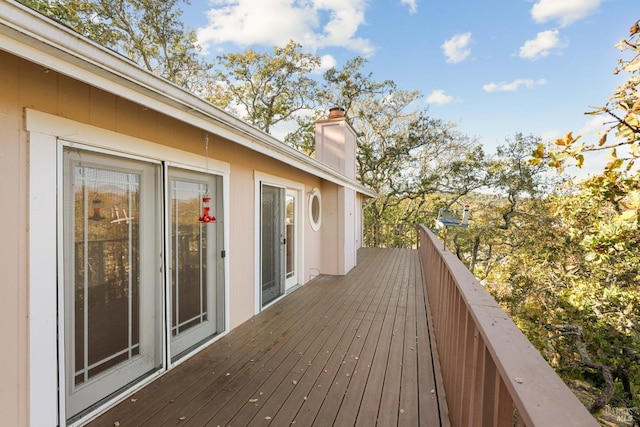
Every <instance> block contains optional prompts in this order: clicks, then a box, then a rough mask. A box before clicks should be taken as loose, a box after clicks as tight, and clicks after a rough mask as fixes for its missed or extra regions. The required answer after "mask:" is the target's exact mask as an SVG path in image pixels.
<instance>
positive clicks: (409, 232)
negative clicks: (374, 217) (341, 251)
mask: <svg viewBox="0 0 640 427" xmlns="http://www.w3.org/2000/svg"><path fill="white" fill-rule="evenodd" d="M363 242H364V246H365V247H367V248H405V249H406V248H408V249H416V248H417V247H418V225H417V224H414V223H410V222H396V223H381V222H368V223H365V224H364V236H363Z"/></svg>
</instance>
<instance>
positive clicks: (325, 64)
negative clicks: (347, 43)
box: [317, 55, 338, 73]
mask: <svg viewBox="0 0 640 427" xmlns="http://www.w3.org/2000/svg"><path fill="white" fill-rule="evenodd" d="M337 64H338V61H336V58H334V57H333V56H332V55H322V56H321V57H320V68H319V69H318V70H317V71H319V72H321V73H323V72H325V71H327V70H329V69H331V68H333V67H335V66H336V65H337Z"/></svg>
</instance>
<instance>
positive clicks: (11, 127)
mask: <svg viewBox="0 0 640 427" xmlns="http://www.w3.org/2000/svg"><path fill="white" fill-rule="evenodd" d="M20 65H21V64H20V61H18V60H17V59H16V58H14V57H12V56H10V55H6V54H0V135H1V136H0V171H1V173H2V177H3V179H2V180H0V197H2V200H3V202H2V208H0V236H1V241H2V242H3V243H2V244H0V271H1V272H2V279H0V313H2V321H1V322H0V339H1V340H2V343H3V347H4V351H3V357H2V359H3V363H1V364H0V378H2V384H1V385H0V413H1V414H2V418H3V423H6V425H15V426H22V425H27V422H28V416H27V400H28V390H27V387H26V384H27V381H26V379H27V375H28V373H27V371H28V357H26V356H27V351H28V348H27V346H28V343H27V336H28V323H27V322H28V317H27V316H28V313H27V298H28V289H27V286H26V283H27V280H28V277H27V268H28V266H27V262H28V261H27V260H28V257H27V251H28V248H27V209H28V206H27V193H28V183H27V156H28V151H27V144H26V134H25V132H24V131H23V130H21V129H22V127H20V126H16V124H18V123H21V121H22V113H21V111H20V108H19V107H18V100H19V97H20V90H19V87H18V84H17V82H18V76H19V75H20V72H21V70H20Z"/></svg>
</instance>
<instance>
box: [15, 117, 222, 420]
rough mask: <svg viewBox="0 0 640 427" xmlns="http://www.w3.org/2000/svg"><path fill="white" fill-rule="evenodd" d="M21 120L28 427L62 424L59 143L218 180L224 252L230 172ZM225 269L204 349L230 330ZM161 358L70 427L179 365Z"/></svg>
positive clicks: (60, 121)
mask: <svg viewBox="0 0 640 427" xmlns="http://www.w3.org/2000/svg"><path fill="white" fill-rule="evenodd" d="M25 119H26V120H25V128H26V130H27V132H28V133H29V218H28V219H29V289H28V294H29V384H28V390H29V402H30V403H29V421H30V424H31V425H56V424H57V425H65V424H66V414H65V409H64V408H65V397H64V394H65V383H64V381H65V379H64V357H63V358H62V360H60V354H64V328H63V327H62V328H60V331H58V320H59V319H58V315H57V310H58V304H57V302H56V301H57V300H59V299H60V298H62V295H61V292H62V287H58V280H59V278H58V271H62V268H61V267H62V265H63V262H64V260H63V259H62V258H63V257H62V253H63V252H62V242H61V241H58V232H59V230H61V229H62V203H61V202H62V200H61V197H62V191H58V190H59V188H58V185H59V183H61V182H62V143H61V142H60V140H64V141H66V142H65V144H67V145H69V146H78V147H82V148H84V149H90V150H92V151H95V152H101V153H106V154H115V155H118V156H121V157H127V158H132V159H142V160H145V161H151V162H154V161H155V162H162V163H165V164H168V165H170V166H173V167H178V168H183V169H190V170H194V171H199V172H206V173H212V174H216V175H220V176H222V179H223V212H224V218H225V222H224V228H223V233H224V248H225V249H226V248H229V218H230V216H229V194H230V192H229V176H230V171H231V167H230V165H229V164H228V163H226V162H221V161H217V160H214V159H208V167H207V168H206V169H205V168H204V167H203V166H204V164H205V162H204V156H201V155H196V154H193V153H188V152H185V151H182V150H178V149H175V148H171V147H167V146H164V145H160V144H157V143H153V142H150V141H146V140H143V139H139V138H134V137H131V136H127V135H124V134H120V133H117V132H113V131H109V130H105V129H101V128H98V127H95V126H91V125H86V124H83V123H79V122H76V121H73V120H69V119H66V118H63V117H59V116H55V115H52V114H48V113H43V112H41V111H37V110H34V109H30V108H27V109H25ZM203 150H204V142H203ZM167 159H172V160H171V161H167ZM165 232H166V231H165ZM224 270H225V275H224V293H225V303H224V310H225V332H223V333H221V334H219V336H218V337H216V338H215V339H213V340H211V341H210V342H208V343H206V344H204V345H203V347H204V346H206V345H209V344H211V343H212V342H214V341H216V340H217V339H218V338H220V337H222V336H224V335H225V334H226V333H227V332H228V328H229V325H230V313H229V281H230V278H229V271H230V270H229V256H228V253H227V256H226V257H225V258H224ZM165 288H166V287H165ZM60 300H61V299H60ZM58 332H59V334H60V335H59V336H57V334H58ZM165 341H166V340H165ZM166 346H167V342H165V343H164V344H163V354H164V355H166V354H167V348H166ZM201 349H202V347H200V348H198V349H195V350H194V353H195V352H197V351H199V350H201ZM61 351H62V353H61ZM190 355H191V354H190ZM188 356H189V355H187V357H188ZM187 357H185V358H182V359H181V361H182V360H185V359H186V358H187ZM164 358H165V363H164V367H163V370H161V371H160V372H157V373H155V374H153V375H151V376H150V377H148V378H146V379H145V380H144V381H142V382H140V383H138V384H136V386H134V387H132V388H130V389H128V390H127V391H126V392H124V393H123V394H122V395H120V396H117V397H115V398H114V399H112V400H109V401H108V402H105V403H103V404H102V405H101V406H99V407H97V408H94V410H93V411H91V412H90V413H88V414H87V415H86V416H84V417H83V418H80V419H78V420H77V421H75V422H74V423H73V424H71V425H72V426H75V425H82V424H84V423H86V422H88V421H89V420H90V419H92V418H93V417H95V416H96V414H98V413H101V412H103V411H105V410H106V409H108V408H109V407H111V406H114V405H115V404H116V403H117V402H118V401H120V400H122V399H124V398H125V397H126V396H128V395H130V394H131V393H134V392H135V391H137V390H139V389H140V388H142V387H144V386H145V385H147V384H148V383H150V382H151V381H153V380H155V379H156V378H157V377H158V376H160V375H162V373H163V372H165V371H166V370H167V369H170V368H171V367H173V366H175V365H177V364H179V362H178V363H175V364H170V363H169V361H167V360H166V356H165V357H164ZM59 373H60V374H59Z"/></svg>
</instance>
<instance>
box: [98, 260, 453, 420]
mask: <svg viewBox="0 0 640 427" xmlns="http://www.w3.org/2000/svg"><path fill="white" fill-rule="evenodd" d="M426 301H427V300H426V296H425V292H424V287H423V283H422V270H421V266H420V262H419V258H418V254H417V251H415V250H411V249H368V248H367V249H361V250H360V251H359V254H358V266H357V267H356V268H355V269H354V270H352V271H351V272H350V273H349V274H348V275H346V276H320V277H318V278H316V279H314V280H313V281H311V282H309V283H308V284H306V285H305V286H303V287H301V288H300V289H298V290H296V291H295V292H293V293H291V294H290V295H288V296H287V297H286V298H284V299H282V300H281V301H279V302H277V303H276V304H274V305H272V306H271V307H269V308H268V309H267V310H265V311H263V312H262V313H260V314H259V315H257V316H255V317H254V318H253V319H251V320H250V321H248V322H245V323H244V324H242V325H240V326H238V327H237V328H235V329H234V330H233V331H231V332H230V333H229V334H227V335H226V336H224V337H222V338H221V339H219V340H218V341H216V342H215V343H213V344H212V345H210V346H209V347H207V348H206V349H204V350H203V351H201V352H200V353H198V354H197V355H195V356H193V357H192V358H190V359H189V360H187V361H185V362H184V363H182V364H180V365H179V366H177V367H175V368H174V369H172V370H171V371H169V372H168V373H166V374H165V375H163V376H162V377H160V378H159V379H158V380H156V381H154V382H153V383H151V384H149V385H148V386H146V387H144V388H143V389H141V390H139V391H138V392H136V393H135V394H134V395H132V396H130V397H128V398H127V399H125V400H123V401H122V402H121V403H120V404H118V405H116V406H115V407H114V408H112V409H111V410H109V411H108V412H106V413H104V414H103V415H102V416H100V417H99V418H97V419H96V420H94V421H92V422H91V423H90V424H89V425H90V426H113V425H114V424H115V423H116V422H118V423H119V425H120V426H154V427H155V426H160V425H166V426H175V425H180V426H205V425H209V426H249V425H250V426H266V425H272V426H287V425H293V424H295V425H296V426H311V425H317V426H327V425H336V426H350V425H352V426H353V425H361V426H375V425H380V426H391V425H402V426H440V425H441V423H440V412H445V413H446V404H444V403H443V402H440V401H438V396H443V395H444V393H437V392H436V389H437V387H438V386H439V387H441V385H440V384H437V381H436V378H437V375H434V367H433V361H432V348H431V342H430V328H429V324H428V323H427V319H428V310H429V309H428V305H427V304H426ZM443 408H444V409H443ZM444 424H447V422H446V421H445V423H444Z"/></svg>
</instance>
